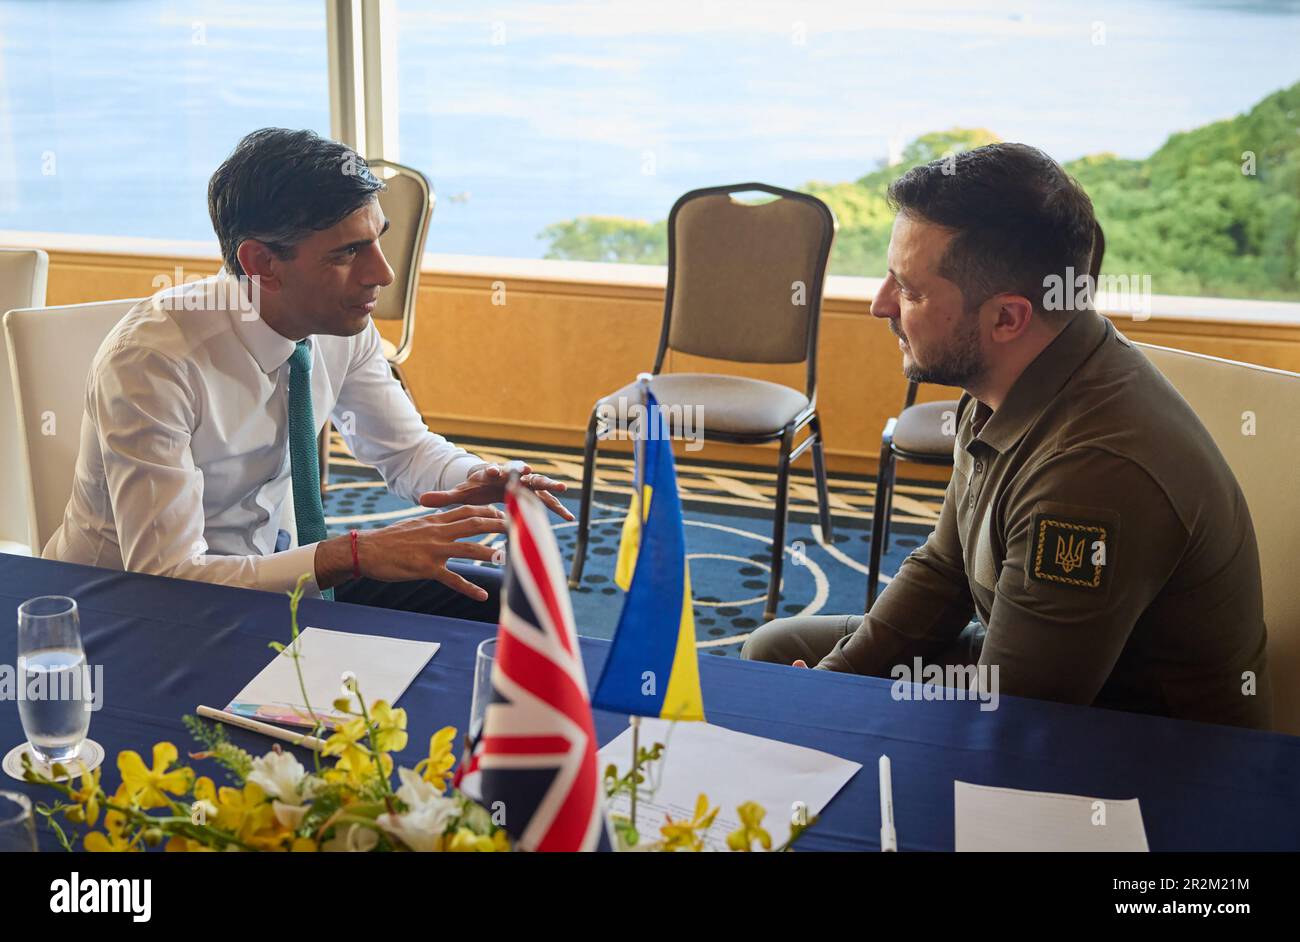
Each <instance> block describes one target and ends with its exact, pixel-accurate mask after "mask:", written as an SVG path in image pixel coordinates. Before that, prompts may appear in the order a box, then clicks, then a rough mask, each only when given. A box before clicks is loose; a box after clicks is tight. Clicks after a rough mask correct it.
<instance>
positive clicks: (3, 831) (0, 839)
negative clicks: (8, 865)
mask: <svg viewBox="0 0 1300 942" xmlns="http://www.w3.org/2000/svg"><path fill="white" fill-rule="evenodd" d="M35 850H36V822H35V821H34V820H33V819H32V803H31V800H30V799H29V798H28V797H27V796H26V795H24V794H23V793H22V792H7V791H0V853H4V854H9V853H13V852H15V851H26V852H29V853H32V852H35Z"/></svg>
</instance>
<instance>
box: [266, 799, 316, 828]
mask: <svg viewBox="0 0 1300 942" xmlns="http://www.w3.org/2000/svg"><path fill="white" fill-rule="evenodd" d="M271 810H272V811H274V812H275V820H277V821H279V822H280V824H282V825H283V826H284V827H286V828H288V829H289V830H290V831H296V830H298V826H299V825H300V824H302V819H303V818H305V817H307V810H308V809H307V806H306V805H286V804H285V803H284V802H282V801H280V800H278V799H277V800H275V801H272V802H271Z"/></svg>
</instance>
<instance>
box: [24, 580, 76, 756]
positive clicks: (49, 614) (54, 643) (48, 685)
mask: <svg viewBox="0 0 1300 942" xmlns="http://www.w3.org/2000/svg"><path fill="white" fill-rule="evenodd" d="M18 681H19V684H20V685H21V687H20V690H19V697H18V716H19V718H20V719H21V720H22V724H23V732H24V733H26V734H27V742H28V743H29V744H30V745H31V748H32V753H33V755H34V757H35V758H36V759H37V760H39V761H40V762H42V763H44V764H45V765H46V766H49V765H52V764H53V763H55V762H63V763H67V762H69V761H70V760H72V759H74V758H75V757H76V755H77V752H78V750H79V749H80V748H81V744H82V742H83V741H85V738H86V733H87V732H88V731H89V729H90V708H91V704H92V703H93V699H94V698H93V695H92V691H91V689H90V671H88V670H87V669H86V652H85V650H84V649H83V648H82V646H81V629H80V624H79V621H78V617H77V603H76V602H75V601H73V600H72V599H70V598H68V597H66V596H62V595H42V596H40V597H39V598H34V599H28V600H27V601H26V602H24V603H23V604H22V605H20V606H18ZM70 771H72V770H70Z"/></svg>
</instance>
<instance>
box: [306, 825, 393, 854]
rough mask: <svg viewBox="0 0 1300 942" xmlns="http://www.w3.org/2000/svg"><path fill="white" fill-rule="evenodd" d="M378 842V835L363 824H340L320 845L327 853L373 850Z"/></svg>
mask: <svg viewBox="0 0 1300 942" xmlns="http://www.w3.org/2000/svg"><path fill="white" fill-rule="evenodd" d="M378 843H379V835H378V834H376V833H375V832H374V831H373V830H372V829H371V828H368V827H366V826H365V825H364V824H340V825H336V826H335V828H334V836H333V837H331V838H330V839H329V840H328V841H326V842H325V843H324V844H322V845H321V846H320V849H321V850H323V851H327V852H329V853H334V852H337V851H358V852H360V853H366V852H367V851H371V850H374V848H375V845H376V844H378Z"/></svg>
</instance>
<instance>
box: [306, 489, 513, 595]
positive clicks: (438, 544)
mask: <svg viewBox="0 0 1300 942" xmlns="http://www.w3.org/2000/svg"><path fill="white" fill-rule="evenodd" d="M505 532H506V520H505V514H503V513H502V512H501V511H499V510H497V509H496V508H495V507H457V508H456V509H455V510H448V511H445V512H443V513H439V514H428V515H426V516H423V517H414V518H412V519H410V520H403V521H402V522H401V523H395V524H393V525H392V526H387V527H384V528H382V529H379V530H365V531H362V532H359V533H358V534H357V561H358V563H359V565H360V569H361V575H363V576H368V577H369V578H371V579H378V580H379V581H380V582H405V581H408V580H414V579H436V580H437V581H438V582H441V583H442V584H443V585H445V586H447V587H448V588H451V589H455V590H456V591H457V592H460V593H461V594H462V595H468V596H469V597H470V598H472V599H477V600H478V601H480V602H482V601H484V600H485V599H486V598H487V596H488V594H487V591H486V590H484V589H482V588H480V587H479V586H476V585H474V583H472V582H470V581H469V580H467V579H464V578H462V577H461V576H459V575H457V574H456V573H454V572H452V571H451V570H450V569H448V568H447V560H448V559H453V558H454V559H482V560H484V561H491V559H492V557H493V555H494V553H495V552H496V551H495V550H493V549H492V548H491V547H489V546H486V545H484V544H483V543H468V542H461V541H462V540H464V539H465V538H466V537H474V536H481V535H483V534H485V533H505ZM351 577H352V541H351V537H350V536H336V537H334V538H333V539H330V540H325V541H323V542H321V543H319V544H317V546H316V585H317V586H319V587H320V588H322V589H328V588H330V587H332V586H336V585H338V584H339V583H340V582H344V581H345V580H347V579H349V578H351Z"/></svg>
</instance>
